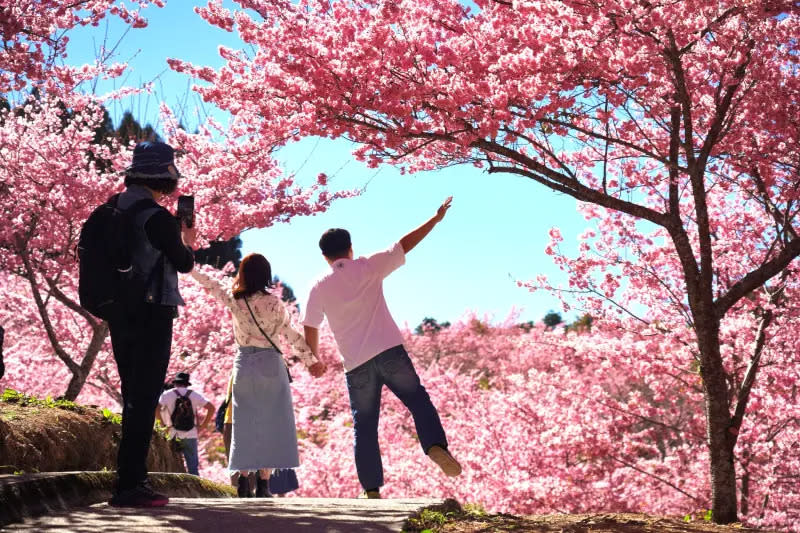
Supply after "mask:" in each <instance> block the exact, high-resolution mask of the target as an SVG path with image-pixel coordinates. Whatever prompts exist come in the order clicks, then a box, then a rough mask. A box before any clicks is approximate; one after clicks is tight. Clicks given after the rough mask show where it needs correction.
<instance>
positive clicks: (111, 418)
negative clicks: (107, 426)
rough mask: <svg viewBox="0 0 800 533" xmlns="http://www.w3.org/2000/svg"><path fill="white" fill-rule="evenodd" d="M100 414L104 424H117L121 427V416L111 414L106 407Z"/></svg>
mask: <svg viewBox="0 0 800 533" xmlns="http://www.w3.org/2000/svg"><path fill="white" fill-rule="evenodd" d="M102 413H103V420H105V421H106V422H111V423H112V424H117V425H119V426H121V425H122V415H119V414H117V413H115V412H113V411H112V410H111V409H109V408H107V407H106V408H104V409H103V410H102Z"/></svg>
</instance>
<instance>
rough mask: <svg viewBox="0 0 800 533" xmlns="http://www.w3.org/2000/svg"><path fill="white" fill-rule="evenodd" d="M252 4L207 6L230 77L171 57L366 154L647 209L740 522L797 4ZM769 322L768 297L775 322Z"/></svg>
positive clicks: (724, 511) (781, 177)
mask: <svg viewBox="0 0 800 533" xmlns="http://www.w3.org/2000/svg"><path fill="white" fill-rule="evenodd" d="M238 4H239V5H240V6H241V8H242V9H241V10H238V11H236V12H232V11H229V10H227V9H225V8H223V6H222V2H221V1H219V0H212V1H211V2H209V5H208V7H207V8H204V9H202V10H200V13H201V14H202V15H203V16H204V17H205V18H206V19H207V20H208V21H209V22H210V23H212V24H215V25H217V26H219V27H221V28H224V29H227V30H229V31H231V30H232V29H233V28H234V27H237V28H238V31H239V34H240V36H241V38H242V40H243V41H244V42H245V43H246V44H247V45H249V46H250V47H251V50H252V53H246V52H245V51H244V50H239V51H237V50H230V49H223V50H221V53H222V54H223V57H225V58H226V59H227V65H226V66H224V67H222V68H220V69H219V70H217V71H215V70H213V69H209V68H205V67H198V66H194V65H191V64H187V63H185V62H181V61H173V67H174V68H176V69H177V70H181V71H185V72H190V73H192V74H194V75H195V76H198V77H200V78H201V79H204V80H206V81H208V82H209V85H207V86H205V87H202V88H199V89H198V90H199V91H200V93H201V94H202V95H203V97H204V98H205V99H206V100H207V101H210V102H214V103H215V104H217V105H218V106H220V107H221V108H223V109H227V110H229V111H231V112H234V113H243V114H247V115H249V116H250V117H251V118H252V122H251V123H252V124H253V125H254V127H258V125H260V127H261V129H262V131H263V132H265V133H266V132H267V131H268V128H269V123H270V121H269V120H264V119H262V120H259V117H272V116H274V115H280V116H282V117H284V120H283V126H284V128H283V131H293V132H295V133H296V134H297V135H321V136H327V137H341V136H344V137H347V138H349V139H351V140H353V141H355V142H356V143H358V144H359V145H360V148H358V149H357V151H356V155H357V156H359V157H361V158H363V159H364V160H366V161H368V162H369V163H370V164H372V165H377V164H380V163H384V162H386V163H391V164H396V165H401V166H402V167H403V168H404V169H406V170H409V171H418V170H426V169H432V168H438V167H442V166H446V165H453V164H458V163H465V164H474V165H478V166H480V167H483V168H485V169H486V170H487V171H488V173H489V174H490V175H503V174H510V175H513V176H521V177H525V178H528V179H531V180H532V181H534V182H537V183H540V184H542V185H544V186H545V187H548V188H550V189H553V190H555V191H558V192H560V193H563V194H568V195H570V196H573V197H574V198H576V199H577V200H579V201H581V202H585V203H587V204H590V205H592V206H594V208H595V209H601V208H602V209H607V210H611V211H614V212H617V213H620V214H621V216H620V217H619V218H618V219H617V220H618V221H623V220H624V221H625V223H626V224H629V225H632V224H634V223H633V222H628V221H629V220H633V219H635V220H637V221H638V222H637V223H636V225H635V226H634V231H637V232H638V231H641V230H640V228H641V227H648V228H649V227H658V228H660V231H661V232H662V233H661V235H663V238H664V239H665V240H666V245H665V247H664V252H665V253H666V254H667V255H668V256H670V257H671V259H672V263H673V264H674V265H675V268H676V270H675V271H674V274H672V275H673V277H675V279H676V281H677V283H676V286H675V287H674V288H675V290H676V291H677V292H675V293H674V294H673V299H674V300H675V301H676V302H678V303H679V305H680V306H681V307H682V308H683V312H682V317H683V318H684V319H685V324H687V325H688V336H689V337H690V338H689V339H688V341H687V342H689V343H690V345H691V346H692V350H693V354H694V355H695V356H696V357H697V364H698V369H699V374H700V377H701V379H702V389H703V409H704V411H705V416H706V430H705V433H706V439H707V443H706V444H707V450H708V452H709V457H710V461H709V472H710V487H711V501H712V505H711V508H712V512H713V519H714V520H715V521H716V522H720V523H727V522H732V521H735V520H736V518H737V497H736V471H735V459H734V456H735V454H734V448H735V446H736V444H737V440H738V431H739V429H740V426H741V424H742V415H743V413H744V412H745V410H746V409H745V408H746V406H747V402H748V397H749V390H751V387H752V383H753V378H754V377H755V373H752V374H751V376H750V378H748V379H747V380H745V381H742V382H740V383H738V384H737V383H736V381H735V380H733V379H732V377H731V373H730V371H729V369H728V368H727V367H726V360H725V358H724V355H725V354H723V353H722V352H721V348H720V347H721V343H720V342H721V341H720V338H721V335H722V330H721V328H722V325H723V321H724V320H725V318H726V316H728V313H730V312H732V311H735V310H736V309H737V308H738V307H740V306H747V305H749V304H747V303H746V300H747V299H748V298H749V297H750V295H752V294H754V292H756V291H766V292H767V293H768V295H767V296H766V300H764V301H766V302H769V301H770V300H772V299H775V298H779V297H780V294H781V291H780V290H779V287H780V283H781V281H779V280H786V279H789V278H791V277H792V273H791V267H790V265H791V263H792V261H793V260H794V259H795V258H796V257H797V255H799V254H800V238H798V236H797V220H796V216H795V215H796V212H797V210H796V202H797V188H796V184H797V182H798V168H799V166H800V152H798V146H799V145H798V142H797V141H798V135H799V134H800V122H799V121H798V120H797V117H798V116H800V113H798V107H797V106H798V101H800V98H798V97H799V96H800V94H799V93H800V79H799V77H798V69H797V65H796V58H797V55H798V40H797V39H796V28H797V27H798V16H799V15H800V14H799V13H798V11H797V6H796V4H795V3H794V2H792V1H782V0H778V1H775V0H769V1H767V0H764V1H757V2H750V3H747V4H741V3H738V2H728V1H722V2H718V1H713V2H712V1H708V0H696V1H691V2H677V3H674V2H673V3H669V2H650V1H648V2H630V1H628V0H601V1H599V2H594V3H588V4H587V3H585V2H574V1H538V0H537V1H535V2H534V1H527V0H514V1H513V2H507V1H501V0H477V1H476V2H475V3H474V8H472V7H467V6H465V5H464V4H461V3H459V2H457V1H455V0H449V1H436V2H433V1H429V2H419V1H413V2H412V1H410V0H393V1H377V0H340V1H316V0H302V1H300V2H298V3H292V2H289V1H288V0H239V1H238ZM716 191H724V192H730V194H733V195H736V197H737V200H738V202H739V207H738V209H739V211H738V213H739V214H740V215H741V216H739V217H725V218H723V219H720V218H718V215H719V210H717V209H715V205H714V203H713V202H715V201H718V200H719V198H720V195H719V194H717V195H715V194H714V193H715V192H716ZM720 194H722V195H723V196H724V193H720ZM750 216H759V217H760V216H766V217H768V218H769V219H770V224H771V225H770V226H769V228H767V229H766V230H765V231H764V232H763V233H761V234H759V235H756V236H755V237H754V239H751V240H748V241H747V242H748V244H749V245H754V246H755V247H754V248H750V247H747V248H745V247H740V248H738V249H737V248H736V247H731V248H730V253H731V254H733V255H731V256H730V257H720V256H719V253H718V252H717V251H716V249H715V242H716V240H717V239H718V234H719V232H720V231H721V230H722V228H723V227H724V226H725V224H733V226H732V227H730V228H726V229H725V232H726V233H729V234H732V235H738V234H746V233H748V232H749V231H750V230H749V228H748V226H747V222H748V219H749V217H750ZM760 228H763V226H760ZM647 231H649V230H647ZM754 243H757V244H754ZM731 265H735V267H732V266H731ZM611 277H612V278H614V276H613V274H612V275H611ZM613 284H614V281H613V280H609V281H608V282H607V285H609V287H610V286H611V285H613ZM775 291H777V292H775ZM772 320H773V318H771V317H770V316H769V311H768V307H767V308H765V310H764V314H763V315H762V316H761V321H762V324H763V325H764V326H765V327H766V326H768V325H769V323H770V322H771V321H772ZM758 353H760V352H759V350H754V352H753V353H751V363H752V365H751V367H752V368H753V369H754V372H755V370H757V369H758V368H759V364H758V357H759V355H757V354H758ZM737 385H738V387H737Z"/></svg>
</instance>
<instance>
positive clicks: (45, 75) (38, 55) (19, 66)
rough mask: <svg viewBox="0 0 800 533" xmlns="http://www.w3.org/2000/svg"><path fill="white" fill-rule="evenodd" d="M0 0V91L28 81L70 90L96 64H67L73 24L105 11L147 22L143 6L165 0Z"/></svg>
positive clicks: (90, 21)
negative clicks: (80, 65) (65, 62)
mask: <svg viewBox="0 0 800 533" xmlns="http://www.w3.org/2000/svg"><path fill="white" fill-rule="evenodd" d="M127 4H129V5H130V6H131V7H128V5H126V2H124V1H119V0H85V1H82V2H74V1H67V0H0V36H2V40H3V50H2V52H0V94H3V93H7V92H9V91H16V90H21V89H23V88H24V87H25V86H26V85H28V84H29V83H36V84H40V83H41V84H43V85H44V86H46V87H48V88H50V89H55V88H59V89H60V90H66V91H70V90H72V89H73V88H74V87H75V86H76V85H77V84H78V83H80V82H81V81H85V80H88V79H91V77H92V75H91V74H90V72H91V71H96V69H97V67H89V66H84V67H73V66H65V65H63V64H60V63H61V60H63V59H64V57H66V47H67V42H68V41H69V36H68V35H67V33H68V32H69V30H70V29H72V28H75V27H77V26H87V25H91V26H97V25H98V24H99V23H100V21H101V20H103V18H105V17H106V16H107V15H112V16H116V17H119V18H120V19H121V20H122V21H123V22H125V23H127V24H130V25H131V26H132V27H134V28H143V27H145V26H147V20H146V19H145V18H144V17H143V16H142V13H141V10H142V9H143V8H146V7H147V6H149V5H153V6H156V7H163V6H164V0H134V1H131V2H128V3H127Z"/></svg>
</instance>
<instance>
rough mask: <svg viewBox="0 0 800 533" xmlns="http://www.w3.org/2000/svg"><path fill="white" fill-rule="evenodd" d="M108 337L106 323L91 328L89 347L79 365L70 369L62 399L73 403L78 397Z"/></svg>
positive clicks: (96, 324) (99, 323) (98, 323)
mask: <svg viewBox="0 0 800 533" xmlns="http://www.w3.org/2000/svg"><path fill="white" fill-rule="evenodd" d="M107 336H108V324H107V323H106V322H97V323H95V324H94V325H93V326H92V339H91V340H90V341H89V346H87V347H86V351H85V352H84V354H83V359H82V360H81V363H80V364H79V365H77V366H73V367H70V371H71V372H72V378H71V379H70V380H69V385H67V390H66V391H65V392H64V399H65V400H70V401H73V402H74V401H75V400H76V399H77V398H78V395H79V394H80V393H81V390H83V385H84V384H85V383H86V378H88V377H89V373H90V372H91V370H92V366H93V365H94V361H95V359H97V354H98V353H100V350H101V349H102V348H103V344H104V343H105V340H106V337H107Z"/></svg>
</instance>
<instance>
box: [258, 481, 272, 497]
mask: <svg viewBox="0 0 800 533" xmlns="http://www.w3.org/2000/svg"><path fill="white" fill-rule="evenodd" d="M256 498H272V494H270V492H269V480H268V479H261V478H258V481H256Z"/></svg>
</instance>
